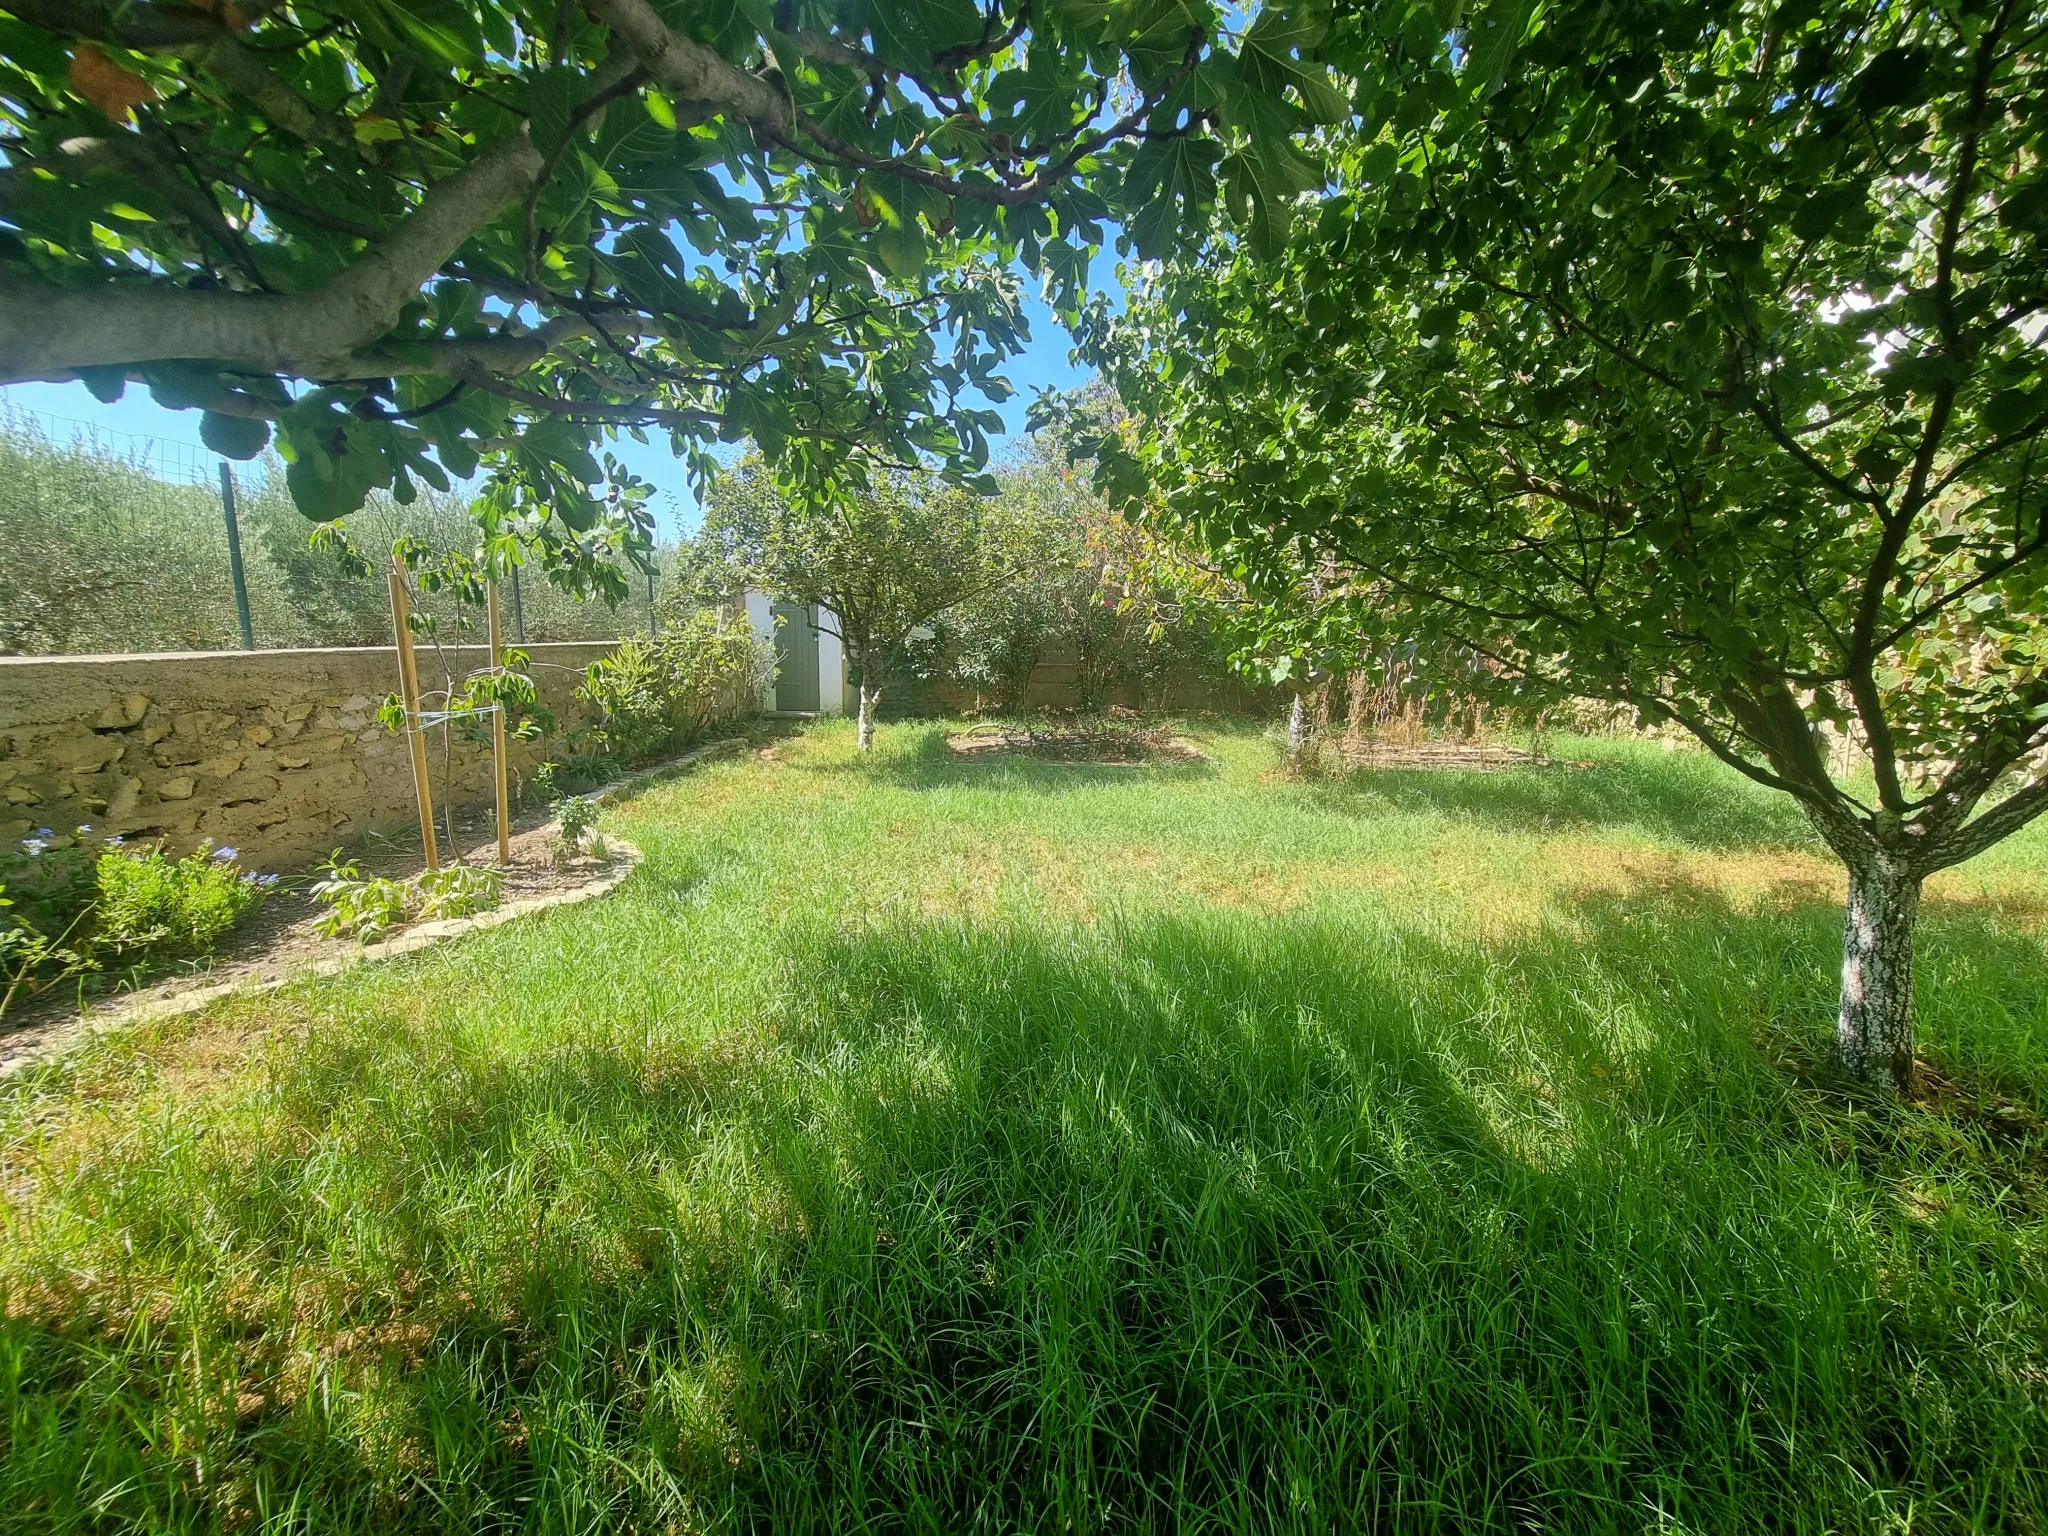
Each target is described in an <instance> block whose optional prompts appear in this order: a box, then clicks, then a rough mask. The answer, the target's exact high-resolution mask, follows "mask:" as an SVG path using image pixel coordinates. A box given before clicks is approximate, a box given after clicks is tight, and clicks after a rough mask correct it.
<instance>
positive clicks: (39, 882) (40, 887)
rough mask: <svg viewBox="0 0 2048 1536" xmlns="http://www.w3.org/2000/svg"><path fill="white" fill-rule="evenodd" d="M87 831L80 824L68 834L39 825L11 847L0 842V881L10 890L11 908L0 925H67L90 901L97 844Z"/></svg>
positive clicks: (57, 928)
mask: <svg viewBox="0 0 2048 1536" xmlns="http://www.w3.org/2000/svg"><path fill="white" fill-rule="evenodd" d="M91 834H92V828H91V827H80V828H78V829H76V830H75V831H74V832H73V833H72V834H71V835H70V836H69V837H65V836H62V835H60V834H59V833H58V832H57V831H56V830H55V829H54V828H51V827H38V828H37V829H36V830H35V831H34V832H32V833H31V834H30V835H29V836H27V837H24V838H22V839H21V840H20V841H19V842H18V843H16V844H15V845H14V846H13V847H0V886H5V887H6V889H7V891H8V892H9V901H8V904H9V906H11V907H12V908H13V911H12V912H11V913H10V914H8V915H7V916H6V917H4V918H0V927H6V926H8V925H9V924H26V925H27V926H28V927H30V928H34V929H38V930H40V931H41V932H44V933H62V932H65V931H67V930H68V929H70V927H71V926H72V924H73V923H74V922H75V921H76V920H77V919H78V917H79V915H80V914H81V913H83V912H85V911H86V909H87V908H89V907H90V906H91V905H92V902H93V892H94V889H95V885H94V879H93V865H94V864H95V863H96V862H97V860H98V858H99V847H98V845H96V844H95V843H93V842H92V841H90V838H91Z"/></svg>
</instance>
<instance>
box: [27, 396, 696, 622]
mask: <svg viewBox="0 0 2048 1536" xmlns="http://www.w3.org/2000/svg"><path fill="white" fill-rule="evenodd" d="M112 441H113V440H112V439H107V440H105V441H98V442H96V441H93V440H89V439H88V440H81V441H75V442H62V441H57V442H53V441H52V440H51V439H50V438H49V437H48V436H46V435H45V434H44V433H43V432H42V431H41V430H40V428H39V426H38V424H37V422H36V419H35V418H34V417H31V416H25V415H20V414H15V415H8V414H5V413H4V412H0V584H4V585H5V586H6V588H7V589H8V593H9V601H8V602H7V603H6V604H4V605H0V654H7V655H46V654H52V653H67V652H68V653H80V652H83V653H91V652H143V651H175V650H225V649H231V648H233V647H234V646H235V645H236V644H238V643H239V638H238V633H237V627H236V620H235V607H234V593H233V589H232V587H231V585H230V583H229V579H228V556H227V538H226V533H225V530H224V527H223V523H222V517H221V505H220V496H219V491H218V489H217V487H216V486H215V485H214V484H213V483H212V481H211V480H210V479H207V478H205V477H203V476H199V477H198V478H197V479H187V478H180V477H183V476H187V475H196V474H197V471H196V469H195V467H194V466H192V465H188V464H185V463H183V462H169V463H166V462H162V461H160V460H154V459H149V458H145V457H143V456H142V455H141V453H140V452H139V451H138V453H137V454H136V455H135V456H134V457H133V458H132V459H131V457H130V456H128V455H126V454H124V453H117V452H115V451H114V449H113V448H112V447H111V446H110V444H111V443H112ZM169 446H170V447H172V448H175V447H176V445H169ZM237 499H238V502H239V514H240V522H241V530H242V558H243V564H244V567H245V569H246V572H247V580H248V586H249V601H250V608H251V611H252V616H253V619H254V625H255V631H256V640H257V643H258V644H259V645H264V646H313V645H389V644H390V643H391V606H390V598H389V595H388V593H387V591H386V588H385V582H384V575H383V570H382V567H381V563H380V564H379V565H378V566H377V568H375V569H372V568H371V565H370V562H368V561H362V562H361V563H357V562H355V561H352V560H351V559H350V558H349V554H350V553H351V552H352V551H353V550H358V549H359V550H368V551H377V552H388V551H389V550H390V549H391V548H392V546H393V545H394V544H396V543H398V542H399V541H400V540H409V541H412V543H411V547H413V548H415V549H416V550H419V551H421V552H422V554H421V555H420V556H419V558H420V559H421V560H422V563H433V562H440V561H444V560H446V559H448V558H449V557H451V556H454V555H458V554H464V555H466V554H470V553H473V552H474V551H475V550H476V549H477V548H478V528H477V522H476V519H475V517H474V516H473V515H472V513H471V510H470V505H471V502H470V498H467V497H463V496H459V495H455V494H449V495H445V496H444V495H442V494H440V493H438V492H433V491H427V492H423V493H422V494H421V495H420V496H418V497H417V498H416V499H415V500H414V501H413V503H412V505H411V506H409V507H402V506H399V505H398V504H397V503H396V502H394V501H393V500H392V499H391V498H390V497H389V496H388V495H385V494H383V493H379V494H377V495H376V496H373V497H372V498H371V499H370V501H369V502H368V503H367V504H366V505H365V506H364V507H363V509H362V510H361V511H360V512H358V513H356V514H355V515H354V516H353V517H351V518H350V519H349V521H348V524H347V527H348V530H349V535H350V544H349V547H347V548H344V546H343V545H342V543H341V542H340V541H337V540H336V539H335V538H334V537H333V536H332V533H333V531H332V530H325V529H316V530H314V534H315V537H314V539H313V540H312V541H309V540H308V537H307V529H306V521H305V519H304V518H302V517H301V516H299V514H298V513H297V511H295V510H294V509H293V507H292V505H291V501H290V498H289V496H288V495H287V493H286V491H285V487H284V479H283V471H282V466H281V465H280V464H279V463H277V461H275V460H274V459H272V460H269V461H267V462H266V463H265V464H264V465H263V466H261V472H260V473H256V474H250V473H247V472H244V473H243V474H242V475H241V476H240V478H239V495H238V498H237ZM381 559H382V555H381V553H380V562H381ZM652 559H653V560H654V562H655V565H656V567H657V572H658V581H659V583H660V585H661V587H662V588H666V586H667V584H668V580H669V570H670V567H671V565H672V563H673V559H674V554H673V549H672V548H670V547H664V548H662V549H659V550H657V551H655V552H654V554H653V556H652ZM501 597H502V600H503V606H504V611H505V632H506V634H507V635H508V636H510V635H512V634H513V614H512V605H513V599H512V592H511V585H510V582H509V581H506V582H503V583H501ZM520 599H521V602H520V606H521V609H522V615H523V619H524V627H525V632H526V636H527V638H528V639H529V640H530V641H534V642H544V641H557V640H594V639H610V638H613V637H614V636H617V635H619V634H621V633H627V632H631V631H633V630H634V629H636V628H637V629H645V628H646V626H647V614H646V610H645V608H644V606H643V605H641V604H637V603H627V604H624V605H622V606H620V607H617V608H612V607H608V606H606V605H605V604H602V603H597V602H590V601H583V600H579V599H578V598H577V597H576V596H575V595H574V594H573V593H572V592H570V591H568V590H566V589H565V588H564V587H563V586H561V585H559V584H558V583H556V582H554V581H552V580H550V579H548V577H547V576H546V575H545V574H544V573H542V572H540V571H538V570H529V571H528V573H527V577H526V580H525V581H524V582H523V584H522V588H521V592H520ZM419 603H420V608H421V611H422V614H423V615H424V617H425V618H426V619H427V620H429V621H430V622H431V623H432V624H434V625H435V626H436V627H437V628H438V629H439V630H440V631H441V632H443V633H447V634H449V635H451V636H453V637H459V638H462V639H464V640H468V641H474V640H475V639H476V638H478V635H479V633H480V628H481V625H480V622H479V619H478V611H477V610H476V609H475V608H474V607H465V606H464V605H463V603H462V602H461V601H460V599H459V597H458V595H457V594H456V593H454V592H452V591H445V590H444V591H432V592H422V593H420V594H419Z"/></svg>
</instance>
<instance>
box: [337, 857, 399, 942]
mask: <svg viewBox="0 0 2048 1536" xmlns="http://www.w3.org/2000/svg"><path fill="white" fill-rule="evenodd" d="M321 869H322V870H323V871H324V873H325V878H324V879H322V880H319V881H316V882H315V883H314V886H313V897H314V899H315V900H316V901H319V902H320V903H322V904H323V905H324V906H325V907H326V908H327V910H326V911H325V912H323V913H321V914H320V916H319V918H318V919H316V921H315V926H316V927H317V928H318V929H319V931H320V932H321V933H323V934H325V935H326V936H327V937H328V938H330V939H333V938H340V937H343V936H345V935H348V934H354V935H355V936H356V938H357V939H359V940H361V941H362V942H363V943H365V944H370V943H374V942H375V941H376V940H378V939H380V938H382V937H383V936H384V935H385V934H386V933H388V932H389V931H390V930H391V929H393V928H395V927H397V926H398V925H399V924H401V923H403V922H404V921H406V919H407V917H408V916H410V914H411V912H412V910H413V907H414V905H415V903H416V902H417V901H418V899H419V892H418V891H417V890H415V889H414V888H413V886H412V885H411V884H410V883H408V882H407V881H404V880H391V879H387V878H386V877H384V876H382V875H372V876H370V877H369V878H367V879H365V878H364V876H363V873H362V871H361V869H359V868H358V867H357V866H356V864H355V862H354V861H353V860H346V859H343V858H342V856H341V850H340V849H338V848H337V849H336V850H335V852H334V856H333V857H332V858H330V859H329V860H328V861H327V862H326V863H325V864H323V865H322V866H321Z"/></svg>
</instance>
